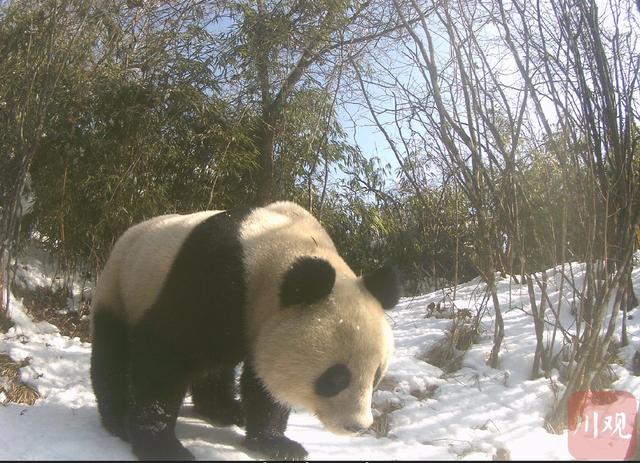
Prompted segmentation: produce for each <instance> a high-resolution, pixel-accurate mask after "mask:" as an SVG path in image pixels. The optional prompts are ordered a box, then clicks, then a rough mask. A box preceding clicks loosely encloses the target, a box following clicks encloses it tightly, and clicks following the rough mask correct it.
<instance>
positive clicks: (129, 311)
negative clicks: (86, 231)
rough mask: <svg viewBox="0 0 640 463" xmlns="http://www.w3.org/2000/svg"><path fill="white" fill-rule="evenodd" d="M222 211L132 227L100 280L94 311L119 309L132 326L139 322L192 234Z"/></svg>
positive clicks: (172, 216)
mask: <svg viewBox="0 0 640 463" xmlns="http://www.w3.org/2000/svg"><path fill="white" fill-rule="evenodd" d="M219 212H222V211H204V212H197V213H194V214H188V215H179V214H170V215H162V216H159V217H154V218H152V219H149V220H146V221H144V222H141V223H139V224H137V225H134V226H132V227H131V228H129V229H128V230H127V231H126V232H125V233H124V234H123V235H122V236H121V237H120V238H119V239H118V241H117V242H116V244H115V246H114V247H113V250H112V251H111V255H110V256H109V259H108V261H107V263H106V265H105V267H104V269H103V270H102V273H101V274H100V276H99V278H98V285H97V288H96V293H95V295H94V297H93V310H94V311H95V310H116V311H118V312H120V314H121V315H122V316H123V317H126V319H127V320H128V322H129V323H130V324H134V323H135V322H136V321H138V320H139V319H140V318H141V317H142V315H144V313H145V312H146V311H147V310H148V309H149V308H150V307H151V306H152V305H153V303H154V302H155V301H156V298H157V297H158V294H159V293H160V290H161V289H162V286H163V285H164V282H165V280H166V278H167V275H168V274H169V270H170V268H171V265H172V264H173V261H174V260H175V258H176V256H177V254H178V251H179V250H180V247H181V246H182V244H183V243H184V241H185V240H186V239H187V237H188V236H189V233H190V232H191V231H192V230H193V228H194V227H196V226H197V225H198V224H200V223H201V222H203V221H204V220H206V219H207V218H209V217H211V216H212V215H214V214H217V213H219Z"/></svg>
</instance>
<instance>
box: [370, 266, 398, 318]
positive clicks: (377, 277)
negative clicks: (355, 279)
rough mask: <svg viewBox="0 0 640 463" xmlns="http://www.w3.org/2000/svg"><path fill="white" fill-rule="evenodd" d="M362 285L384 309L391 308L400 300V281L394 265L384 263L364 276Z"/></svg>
mask: <svg viewBox="0 0 640 463" xmlns="http://www.w3.org/2000/svg"><path fill="white" fill-rule="evenodd" d="M363 278H364V285H365V287H366V288H367V289H368V290H369V292H370V293H371V294H372V295H373V296H374V297H375V298H376V299H377V300H378V302H380V305H382V308H383V309H385V310H388V309H391V308H393V307H394V306H395V305H396V304H397V303H398V300H400V282H399V280H398V273H397V271H396V269H395V267H393V266H391V265H384V266H383V267H381V268H379V269H378V270H376V271H375V272H373V273H369V274H367V275H365V276H364V277H363Z"/></svg>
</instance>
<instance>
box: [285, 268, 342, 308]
mask: <svg viewBox="0 0 640 463" xmlns="http://www.w3.org/2000/svg"><path fill="white" fill-rule="evenodd" d="M335 281H336V271H335V269H334V268H333V267H332V266H331V264H330V263H329V262H327V261H326V260H324V259H320V258H319V257H312V256H305V257H301V258H299V259H298V260H296V261H295V262H294V263H293V264H292V265H291V267H289V269H288V270H287V271H286V272H285V274H284V277H283V279H282V285H281V286H280V303H281V304H282V307H288V306H290V305H296V304H313V303H314V302H318V301H319V300H320V299H322V298H324V297H326V296H328V295H329V293H330V292H331V290H332V289H333V285H334V283H335Z"/></svg>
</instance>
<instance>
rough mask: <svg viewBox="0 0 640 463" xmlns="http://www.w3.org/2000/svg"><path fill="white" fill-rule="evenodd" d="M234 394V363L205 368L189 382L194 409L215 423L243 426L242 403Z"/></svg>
mask: <svg viewBox="0 0 640 463" xmlns="http://www.w3.org/2000/svg"><path fill="white" fill-rule="evenodd" d="M235 395H236V388H235V364H219V365H216V366H214V367H210V368H207V369H206V370H204V371H203V372H201V373H200V374H198V375H197V376H196V377H195V378H194V379H193V380H192V382H191V396H192V398H193V405H194V409H195V411H196V412H197V413H199V414H200V415H202V416H203V417H204V418H206V419H207V420H208V421H210V422H211V423H213V424H216V425H221V426H230V425H233V424H235V425H237V426H244V413H243V411H242V405H241V403H240V401H239V400H238V399H236V398H235Z"/></svg>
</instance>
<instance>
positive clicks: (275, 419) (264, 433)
mask: <svg viewBox="0 0 640 463" xmlns="http://www.w3.org/2000/svg"><path fill="white" fill-rule="evenodd" d="M240 386H241V393H242V404H243V407H244V413H245V420H246V426H245V429H246V438H245V445H246V447H247V448H248V449H249V450H253V451H256V452H260V453H262V454H264V455H265V456H267V457H269V458H273V459H276V460H303V459H304V458H305V457H306V456H307V451H306V450H305V448H304V447H303V446H302V445H300V444H299V443H297V442H296V441H293V440H291V439H289V438H287V437H285V435H284V432H285V430H286V429H287V421H288V420H289V412H290V410H289V408H287V407H285V406H283V405H280V404H278V403H276V402H274V401H273V399H272V398H271V396H270V395H269V393H268V392H267V391H266V390H265V388H264V385H263V384H262V382H261V381H260V380H259V379H258V378H257V377H256V374H255V371H254V369H253V367H252V365H251V359H246V360H245V362H244V369H243V372H242V378H241V381H240Z"/></svg>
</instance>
